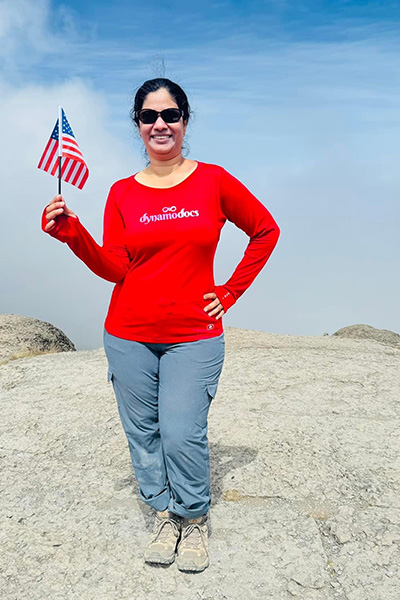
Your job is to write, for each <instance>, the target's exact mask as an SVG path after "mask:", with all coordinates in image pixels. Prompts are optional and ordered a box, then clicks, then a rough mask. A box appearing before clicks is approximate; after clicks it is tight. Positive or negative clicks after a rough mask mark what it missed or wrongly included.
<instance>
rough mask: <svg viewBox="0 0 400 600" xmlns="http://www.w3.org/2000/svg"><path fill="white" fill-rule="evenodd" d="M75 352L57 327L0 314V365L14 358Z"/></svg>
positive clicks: (25, 318)
mask: <svg viewBox="0 0 400 600" xmlns="http://www.w3.org/2000/svg"><path fill="white" fill-rule="evenodd" d="M71 350H76V348H75V346H74V344H73V343H72V342H71V340H70V339H69V338H68V337H67V336H66V335H65V333H63V332H62V331H61V330H60V329H58V328H57V327H54V325H52V324H51V323H47V322H46V321H40V319H33V318H31V317H24V316H22V315H6V314H0V364H4V363H6V362H8V361H10V360H14V359H16V358H25V357H30V356H35V355H36V354H47V353H51V352H68V351H71Z"/></svg>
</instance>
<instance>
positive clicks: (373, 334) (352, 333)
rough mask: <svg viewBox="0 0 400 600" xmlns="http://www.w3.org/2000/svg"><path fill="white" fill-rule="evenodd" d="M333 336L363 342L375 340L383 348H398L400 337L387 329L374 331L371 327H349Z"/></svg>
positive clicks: (359, 325)
mask: <svg viewBox="0 0 400 600" xmlns="http://www.w3.org/2000/svg"><path fill="white" fill-rule="evenodd" d="M333 335H337V336H338V337H345V338H359V339H363V340H375V341H376V342H379V343H380V344H385V346H392V347H393V348H400V335H399V334H398V333H395V332H394V331H390V330H389V329H376V328H375V327H371V325H363V324H357V325H349V326H348V327H343V328H342V329H338V331H335V333H334V334H333Z"/></svg>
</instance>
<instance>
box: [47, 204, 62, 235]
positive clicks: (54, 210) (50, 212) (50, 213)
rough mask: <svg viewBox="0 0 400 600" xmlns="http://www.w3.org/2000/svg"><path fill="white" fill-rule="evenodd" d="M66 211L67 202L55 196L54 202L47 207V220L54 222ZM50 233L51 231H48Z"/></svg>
mask: <svg viewBox="0 0 400 600" xmlns="http://www.w3.org/2000/svg"><path fill="white" fill-rule="evenodd" d="M64 209H65V202H64V200H63V197H62V196H55V197H54V198H53V200H52V201H51V202H50V203H49V204H48V205H47V206H46V219H47V221H48V223H47V224H49V223H50V221H54V219H55V218H56V217H58V216H59V215H61V214H62V213H63V212H64ZM46 231H49V229H46Z"/></svg>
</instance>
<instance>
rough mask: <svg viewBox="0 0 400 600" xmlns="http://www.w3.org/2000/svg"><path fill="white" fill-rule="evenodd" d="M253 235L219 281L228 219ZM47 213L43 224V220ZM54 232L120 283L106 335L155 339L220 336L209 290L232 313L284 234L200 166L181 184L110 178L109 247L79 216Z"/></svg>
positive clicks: (243, 193) (220, 173)
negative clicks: (218, 257)
mask: <svg viewBox="0 0 400 600" xmlns="http://www.w3.org/2000/svg"><path fill="white" fill-rule="evenodd" d="M227 219H228V220H229V221H232V222H233V223H235V225H237V226H238V227H239V228H240V229H242V230H243V231H245V232H246V234H247V235H248V236H249V238H250V240H249V243H248V245H247V248H246V251H245V253H244V256H243V258H242V260H241V261H240V263H239V264H238V266H237V267H236V269H235V271H234V273H233V274H232V276H231V277H230V278H229V280H228V281H227V282H226V283H225V284H224V285H220V286H216V285H215V283H214V274H213V263H214V255H215V251H216V248H217V244H218V241H219V237H220V232H221V229H222V227H223V226H224V224H225V222H226V220H227ZM46 223H47V221H46V217H45V211H44V212H43V216H42V229H43V230H44V226H45V225H46ZM49 233H50V235H51V236H53V237H55V238H57V239H58V240H60V241H62V242H66V243H67V244H68V246H69V247H70V248H71V250H72V251H73V252H74V253H75V254H76V255H77V256H78V257H79V258H80V259H81V260H82V261H83V262H84V263H85V264H86V265H87V266H88V267H89V269H91V270H92V271H93V272H94V273H96V275H99V276H100V277H102V278H104V279H107V280H108V281H112V282H114V283H115V284H116V285H115V287H114V290H113V293H112V297H111V302H110V306H109V310H108V314H107V318H106V320H105V328H106V330H107V331H108V333H111V334H112V335H115V336H117V337H121V338H124V339H128V340H135V341H139V342H153V343H157V342H159V343H174V342H188V341H194V340H199V339H203V338H209V337H215V336H217V335H220V334H221V333H222V331H223V329H222V319H216V318H215V317H210V316H209V315H207V313H206V312H205V311H204V307H205V306H206V305H207V304H209V303H210V300H207V301H206V300H204V299H203V296H204V294H206V293H209V292H215V293H216V294H217V296H218V298H219V299H220V301H221V304H222V306H223V308H224V310H225V311H227V310H228V309H229V308H230V307H231V306H232V305H233V304H234V303H235V302H236V300H237V299H238V298H239V297H240V296H241V295H242V294H243V292H244V291H245V290H246V289H247V288H248V287H249V285H250V284H251V283H252V281H253V280H254V279H255V277H256V276H257V274H258V273H259V272H260V271H261V269H262V268H263V266H264V265H265V263H266V262H267V260H268V258H269V256H270V254H271V252H272V251H273V249H274V247H275V244H276V242H277V240H278V237H279V228H278V226H277V224H276V223H275V221H274V219H273V217H272V216H271V214H270V213H269V212H268V210H267V209H266V208H265V206H263V204H261V202H259V201H258V200H257V198H255V196H253V194H251V192H249V190H248V189H247V188H246V187H245V186H244V185H243V184H242V183H240V181H238V180H237V179H235V177H233V176H232V175H230V174H229V173H228V172H227V171H225V170H224V169H223V168H222V167H219V166H217V165H211V164H206V163H202V162H198V165H197V168H196V169H195V171H193V173H191V175H189V176H188V177H187V178H186V179H185V180H184V181H182V182H181V183H179V184H177V185H175V186H173V187H170V188H164V189H160V188H153V187H149V186H146V185H143V184H141V183H139V182H138V181H136V179H135V177H134V175H133V176H131V177H128V178H127V179H121V180H120V181H117V182H116V183H114V185H113V186H112V187H111V189H110V193H109V195H108V199H107V203H106V207H105V211H104V233H103V246H99V245H98V244H97V243H96V241H95V240H94V239H93V238H92V236H91V235H90V234H89V232H88V231H87V230H86V229H85V227H84V226H83V225H82V223H81V222H80V221H79V219H78V218H74V217H67V216H66V215H60V216H59V217H57V218H56V225H55V227H54V228H53V229H52V230H51V231H50V232H49Z"/></svg>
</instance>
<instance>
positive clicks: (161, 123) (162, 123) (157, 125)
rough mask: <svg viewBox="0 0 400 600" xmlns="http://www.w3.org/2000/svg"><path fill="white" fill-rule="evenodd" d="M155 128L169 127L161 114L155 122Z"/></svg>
mask: <svg viewBox="0 0 400 600" xmlns="http://www.w3.org/2000/svg"><path fill="white" fill-rule="evenodd" d="M154 127H155V129H165V128H166V127H167V125H166V123H165V121H163V119H162V118H161V115H158V118H157V121H156V122H155V123H154Z"/></svg>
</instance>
